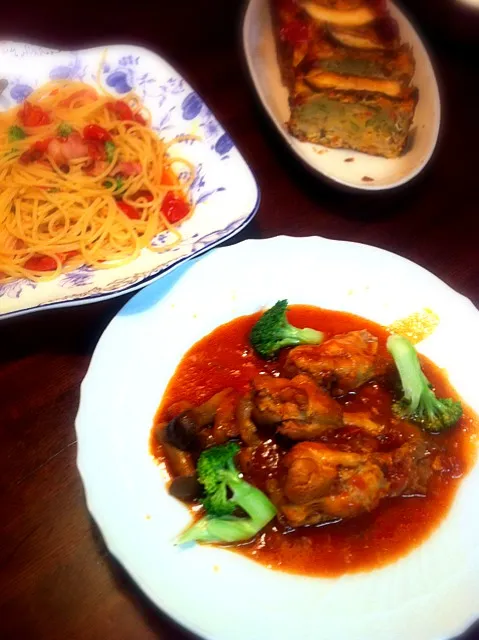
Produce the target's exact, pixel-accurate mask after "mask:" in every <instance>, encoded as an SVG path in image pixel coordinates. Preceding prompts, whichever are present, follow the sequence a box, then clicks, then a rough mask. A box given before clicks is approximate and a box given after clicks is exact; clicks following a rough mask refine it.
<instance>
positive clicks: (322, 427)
mask: <svg viewBox="0 0 479 640" xmlns="http://www.w3.org/2000/svg"><path fill="white" fill-rule="evenodd" d="M253 386H254V392H253V402H254V404H255V410H254V412H253V419H254V421H255V422H256V423H258V424H266V425H279V426H278V433H281V434H282V435H285V436H288V438H291V439H292V440H310V439H314V438H316V437H317V436H318V435H319V434H321V433H323V432H324V431H326V430H327V429H331V428H337V427H340V426H342V411H341V407H340V406H339V404H338V403H337V402H336V400H334V399H333V398H331V397H330V396H329V395H328V394H327V393H326V392H325V391H324V390H322V389H320V388H319V387H318V386H317V385H316V384H315V382H314V381H313V380H312V379H311V378H310V377H309V376H306V375H299V376H296V377H294V378H293V379H292V380H288V379H287V378H274V377H272V376H257V377H256V378H255V379H254V381H253Z"/></svg>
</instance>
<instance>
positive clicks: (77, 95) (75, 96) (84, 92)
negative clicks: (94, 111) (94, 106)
mask: <svg viewBox="0 0 479 640" xmlns="http://www.w3.org/2000/svg"><path fill="white" fill-rule="evenodd" d="M79 100H82V101H83V102H85V101H87V102H94V101H95V100H98V95H97V93H96V91H95V90H94V89H80V90H79V91H75V92H74V93H72V94H71V96H68V98H65V99H64V100H61V101H60V102H59V105H60V107H70V106H71V105H72V103H73V102H76V101H79Z"/></svg>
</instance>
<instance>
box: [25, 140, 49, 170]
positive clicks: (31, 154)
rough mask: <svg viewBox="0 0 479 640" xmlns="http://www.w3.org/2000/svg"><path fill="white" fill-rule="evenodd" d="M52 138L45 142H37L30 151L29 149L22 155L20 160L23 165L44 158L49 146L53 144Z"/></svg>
mask: <svg viewBox="0 0 479 640" xmlns="http://www.w3.org/2000/svg"><path fill="white" fill-rule="evenodd" d="M51 140H52V139H51V138H45V140H37V142H35V143H34V144H32V146H31V147H30V149H27V150H26V151H24V152H23V153H22V155H21V156H20V158H19V161H20V162H21V163H22V164H30V163H31V162H36V161H37V160H40V158H42V157H43V155H44V154H45V153H46V152H47V149H48V145H49V144H50V142H51Z"/></svg>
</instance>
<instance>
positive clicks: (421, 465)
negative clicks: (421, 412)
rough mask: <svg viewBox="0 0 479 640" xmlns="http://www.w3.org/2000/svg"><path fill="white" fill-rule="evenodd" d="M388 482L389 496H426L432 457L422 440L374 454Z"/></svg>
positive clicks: (414, 440) (415, 440)
mask: <svg viewBox="0 0 479 640" xmlns="http://www.w3.org/2000/svg"><path fill="white" fill-rule="evenodd" d="M373 458H374V460H375V461H376V462H377V464H379V466H380V467H381V469H382V470H383V473H384V474H385V475H386V477H387V478H388V481H389V484H390V486H389V495H390V496H400V495H426V493H427V488H428V484H429V479H430V477H431V474H432V464H431V463H432V457H431V456H430V454H429V452H428V450H427V448H426V444H425V442H424V441H423V440H422V438H418V439H413V440H409V441H408V442H405V443H404V444H403V445H401V446H400V447H398V448H397V449H394V450H393V451H390V452H388V453H376V454H374V456H373Z"/></svg>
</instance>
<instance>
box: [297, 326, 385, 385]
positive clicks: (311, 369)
mask: <svg viewBox="0 0 479 640" xmlns="http://www.w3.org/2000/svg"><path fill="white" fill-rule="evenodd" d="M377 351H378V339H377V338H376V337H375V336H373V335H372V334H370V333H369V331H366V330H362V331H350V332H349V333H343V334H340V335H337V336H334V337H333V338H330V339H329V340H326V341H325V342H323V343H322V344H320V345H302V346H299V347H295V348H294V349H291V351H290V352H289V354H288V357H287V360H286V364H285V370H286V371H287V372H288V374H290V375H291V376H294V375H297V374H298V373H306V374H308V375H310V376H311V377H312V378H313V379H314V380H315V381H316V382H317V383H318V384H320V385H322V386H325V387H328V388H330V387H331V388H333V391H334V394H335V395H341V394H343V393H347V392H348V391H352V390H353V389H357V388H358V387H360V386H361V385H362V384H364V383H365V382H367V381H368V380H371V378H373V377H374V375H376V373H377V371H376V356H377Z"/></svg>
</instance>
